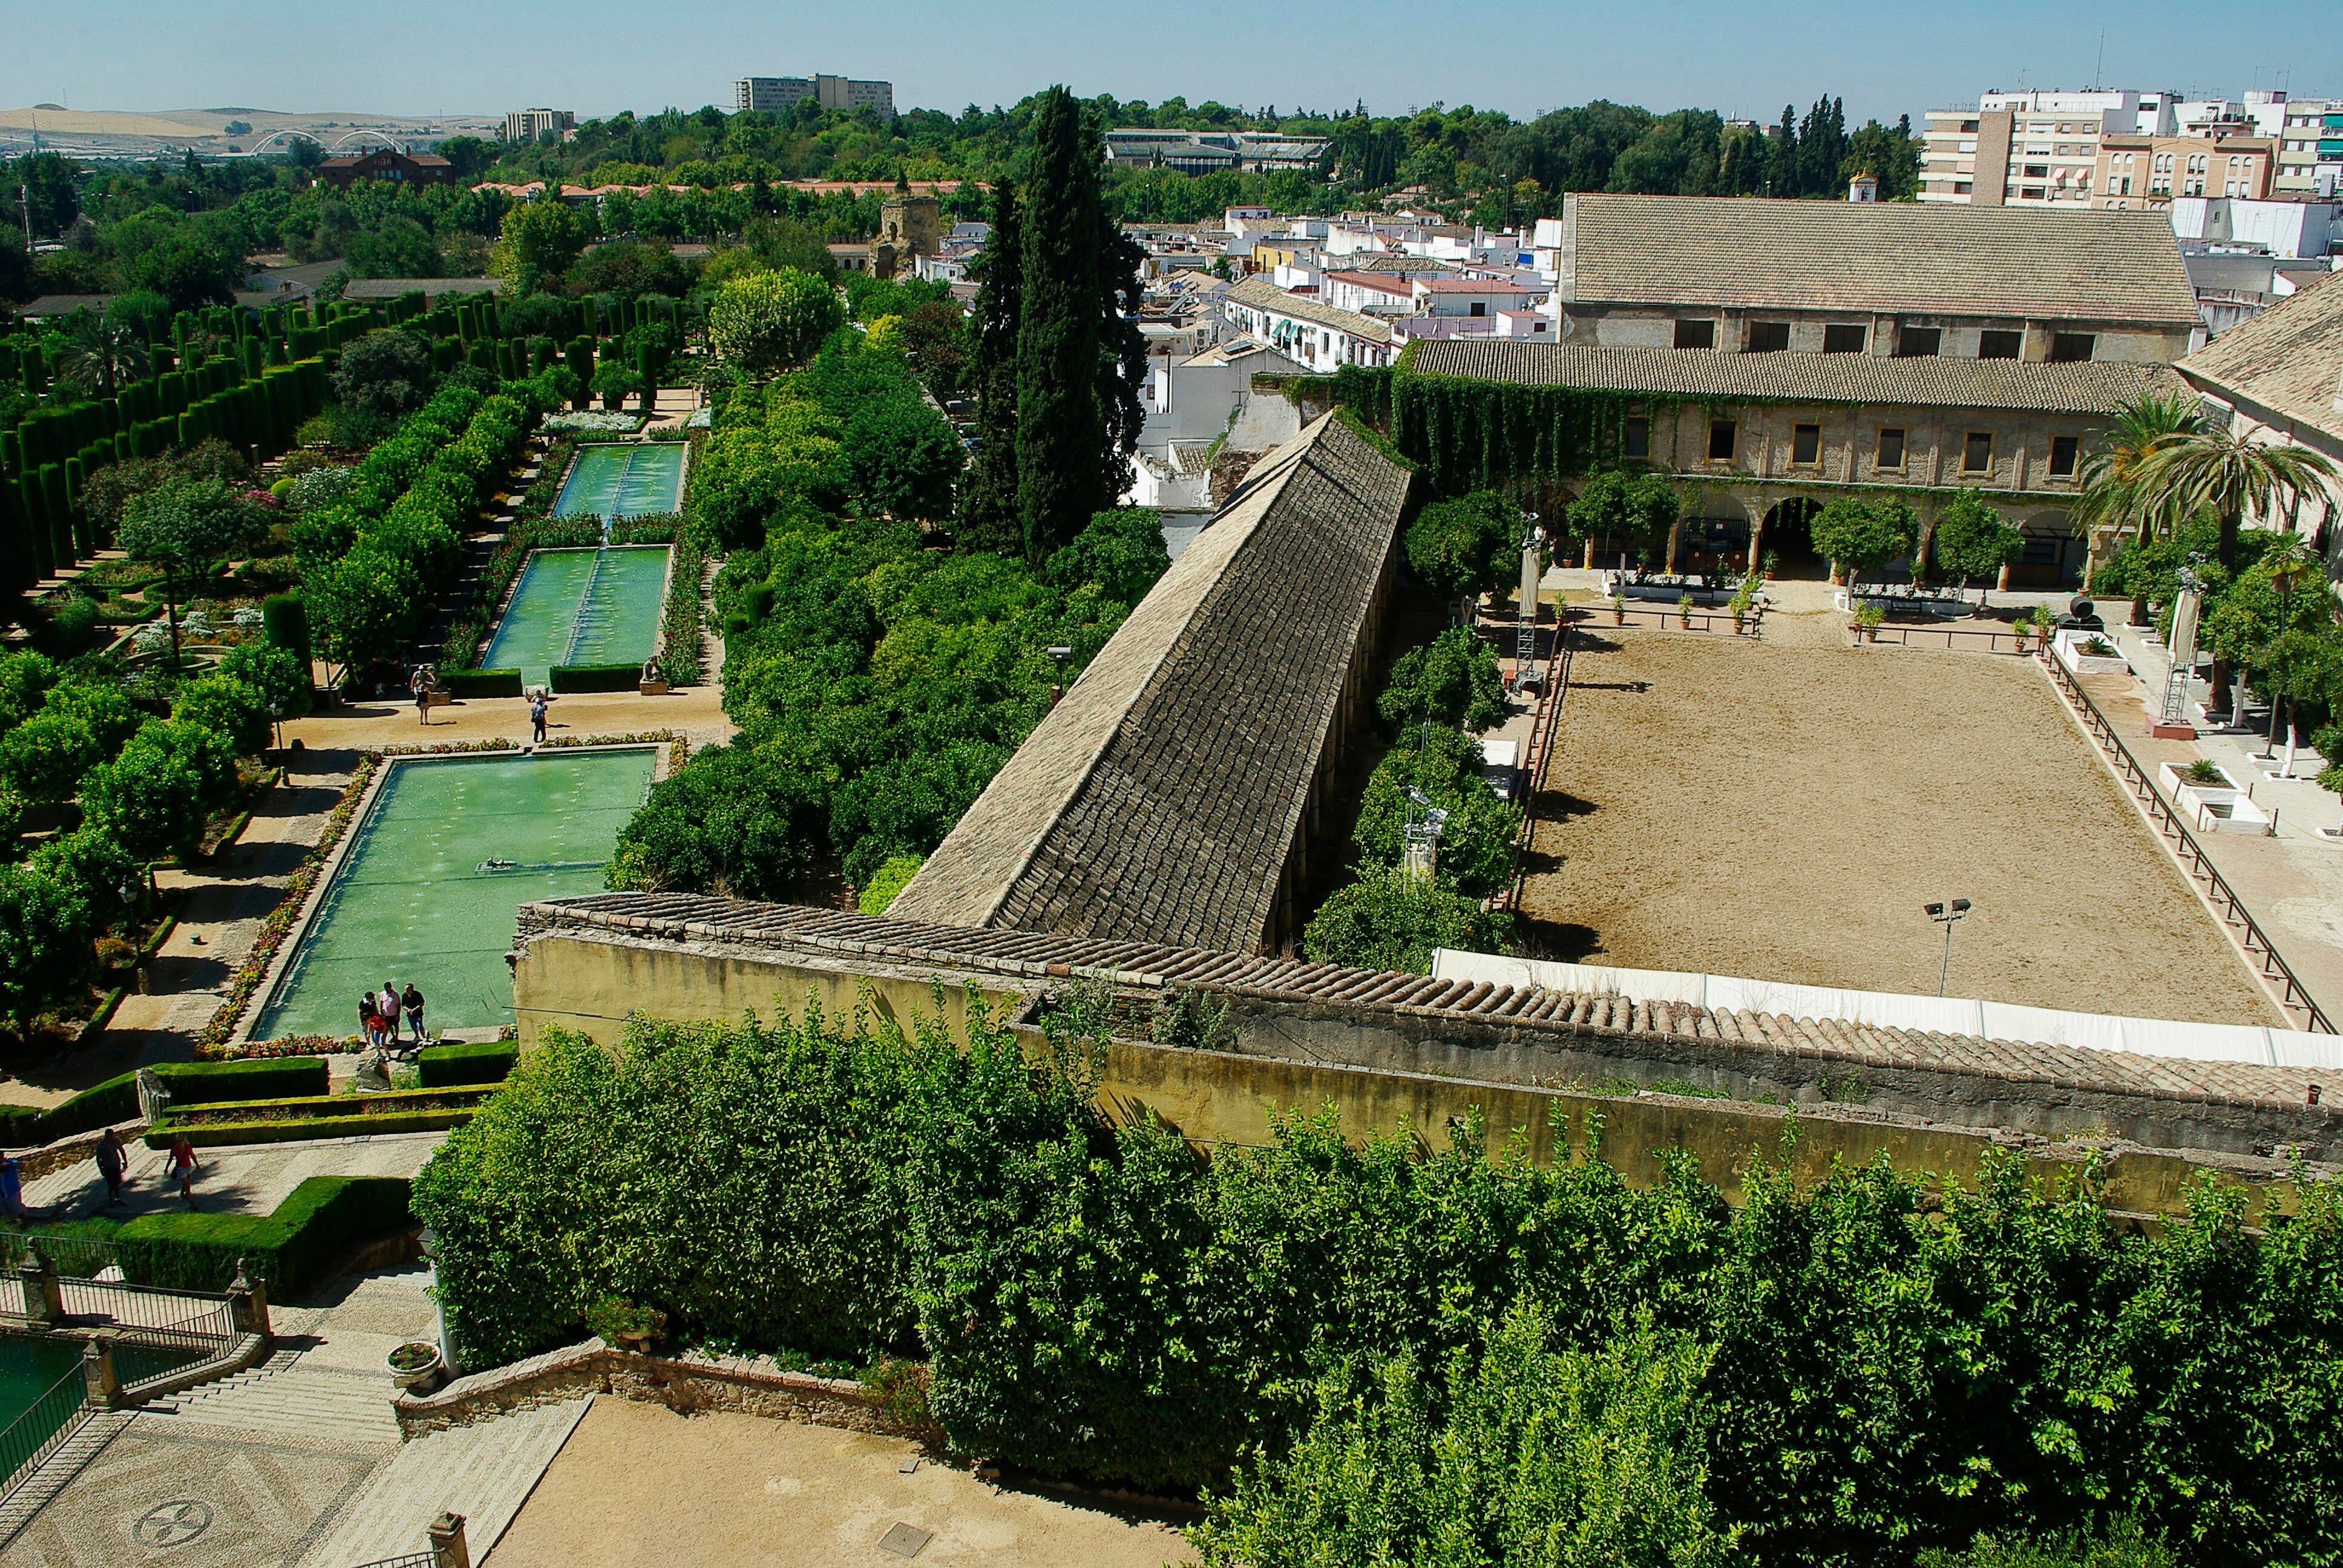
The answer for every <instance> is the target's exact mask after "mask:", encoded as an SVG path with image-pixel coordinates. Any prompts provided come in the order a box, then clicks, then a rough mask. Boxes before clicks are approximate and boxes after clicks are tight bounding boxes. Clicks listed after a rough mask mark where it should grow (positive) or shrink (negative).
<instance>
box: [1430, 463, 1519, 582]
mask: <svg viewBox="0 0 2343 1568" xmlns="http://www.w3.org/2000/svg"><path fill="white" fill-rule="evenodd" d="M1522 528H1523V525H1522V515H1521V512H1520V510H1519V509H1518V508H1515V507H1514V506H1513V503H1512V502H1510V501H1508V500H1506V499H1505V498H1503V496H1500V495H1498V494H1496V493H1495V492H1493V491H1490V490H1482V491H1479V492H1477V493H1475V494H1473V495H1470V496H1466V497H1464V498H1462V499H1461V500H1454V501H1435V502H1433V504H1432V505H1431V506H1428V507H1426V508H1423V511H1421V512H1419V513H1418V514H1417V515H1416V518H1415V521H1413V523H1410V524H1409V525H1408V529H1407V541H1406V543H1407V564H1408V565H1409V566H1410V567H1411V568H1413V569H1414V571H1415V575H1416V576H1417V577H1419V578H1422V579H1423V583H1424V586H1425V587H1427V588H1431V589H1432V590H1433V592H1435V593H1443V594H1448V595H1451V596H1456V595H1467V594H1469V595H1472V596H1474V597H1476V598H1477V597H1478V596H1479V595H1482V594H1484V593H1487V592H1488V591H1490V590H1491V589H1492V588H1502V587H1503V586H1504V585H1505V584H1506V583H1507V582H1510V581H1512V580H1513V579H1514V578H1517V577H1518V576H1519V575H1520V572H1521V559H1522V550H1521V543H1522Z"/></svg>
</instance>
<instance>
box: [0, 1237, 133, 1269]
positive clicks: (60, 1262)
mask: <svg viewBox="0 0 2343 1568" xmlns="http://www.w3.org/2000/svg"><path fill="white" fill-rule="evenodd" d="M27 1252H30V1253H32V1254H33V1255H34V1256H35V1257H37V1258H42V1259H45V1260H46V1261H47V1262H48V1264H49V1266H50V1267H51V1268H53V1269H55V1271H57V1272H58V1273H60V1274H70V1275H72V1276H74V1277H75V1278H76V1279H83V1280H94V1279H96V1277H97V1276H98V1275H100V1274H103V1273H104V1272H106V1270H108V1269H111V1268H116V1267H117V1265H119V1264H120V1262H121V1261H122V1258H121V1254H120V1253H119V1252H117V1251H116V1250H115V1246H114V1243H113V1242H111V1241H96V1240H93V1239H91V1238H89V1237H86V1236H51V1235H45V1234H42V1233H40V1232H37V1231H35V1232H34V1233H31V1234H29V1235H28V1234H26V1233H25V1232H24V1231H0V1268H8V1269H15V1268H16V1267H18V1266H19V1265H20V1264H22V1263H23V1262H24V1261H25V1254H26V1253H27Z"/></svg>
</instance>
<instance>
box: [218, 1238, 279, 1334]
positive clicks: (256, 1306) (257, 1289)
mask: <svg viewBox="0 0 2343 1568" xmlns="http://www.w3.org/2000/svg"><path fill="white" fill-rule="evenodd" d="M227 1300H228V1309H229V1313H230V1317H231V1320H232V1321H233V1322H235V1324H236V1332H238V1333H244V1334H258V1335H259V1336H260V1337H261V1338H262V1339H264V1340H267V1339H273V1338H275V1337H276V1336H275V1335H274V1333H273V1332H271V1331H270V1329H269V1326H268V1282H267V1281H266V1280H263V1279H259V1278H257V1277H256V1276H255V1275H254V1274H253V1272H252V1270H251V1267H250V1265H248V1264H247V1263H246V1261H244V1260H243V1259H242V1258H238V1259H237V1260H236V1278H235V1279H233V1280H231V1281H229V1282H228V1287H227Z"/></svg>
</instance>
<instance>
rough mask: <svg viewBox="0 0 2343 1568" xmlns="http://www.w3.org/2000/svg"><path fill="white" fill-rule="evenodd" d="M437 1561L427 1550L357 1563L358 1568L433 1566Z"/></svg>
mask: <svg viewBox="0 0 2343 1568" xmlns="http://www.w3.org/2000/svg"><path fill="white" fill-rule="evenodd" d="M438 1561H439V1559H438V1558H437V1557H435V1556H433V1555H432V1554H431V1553H428V1552H410V1553H407V1555H406V1556H404V1557H377V1559H375V1560H374V1561H373V1562H371V1563H359V1564H358V1568H435V1565H436V1564H437V1563H438Z"/></svg>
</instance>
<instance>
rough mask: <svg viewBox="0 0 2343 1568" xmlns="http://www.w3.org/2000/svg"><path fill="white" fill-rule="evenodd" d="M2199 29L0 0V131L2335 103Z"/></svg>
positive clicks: (1981, 15) (1826, 3) (1521, 10)
mask: <svg viewBox="0 0 2343 1568" xmlns="http://www.w3.org/2000/svg"><path fill="white" fill-rule="evenodd" d="M2207 15H2208V14H2207V12H2206V11H2205V10H2204V8H2203V7H2202V6H2201V5H2181V4H2177V3H2167V0H2133V3H2130V4H2126V5H2071V4H2068V5H2061V4H2056V3H2053V4H2044V3H2043V0H2031V3H2027V4H2016V3H2008V0H1990V3H1984V0H1970V3H1958V0H1951V3H1943V4H1936V5H1925V6H1924V5H1895V4H1881V3H1880V0H1867V3H1864V4H1853V3H1848V0H1821V3H1818V4H1804V5H1799V4H1792V5H1778V4H1776V5H1765V4H1751V3H1750V0H1645V3H1644V4H1640V5H1585V4H1580V3H1577V0H1563V3H1561V4H1546V5H1519V4H1510V5H1498V4H1494V3H1493V0H1450V3H1446V4H1441V3H1438V0H1409V3H1406V4H1402V3H1400V0H1337V3H1336V4H1332V5H1295V6H1290V7H1289V6H1279V5H1265V4H1260V3H1258V0H1255V3H1251V4H1234V3H1232V0H1171V3H1170V4H1166V5H1131V4H1121V3H1114V4H1103V3H1102V4H1094V5H1082V4H1075V3H1071V0H977V3H970V0H958V3H955V4H950V5H945V4H940V3H938V0H889V3H886V4H867V3H866V4H860V5H841V4H835V3H833V4H825V5H805V4H803V3H801V0H799V3H795V4H781V5H773V4H766V5H757V4H747V3H741V0H682V3H670V4H659V3H657V0H654V3H651V4H644V3H643V0H632V3H629V4H618V3H616V0H570V3H568V4H565V5H558V6H550V5H504V4H498V3H496V0H468V3H465V4H453V3H449V0H398V3H396V4H392V5H355V6H348V7H339V8H337V7H332V6H317V5H294V6H290V7H284V6H267V5H249V4H236V5H229V4H222V3H219V0H176V3H166V0H0V106H11V107H13V106H21V105H25V104H29V103H38V102H55V103H63V104H66V105H68V106H72V107H74V108H91V109H149V110H154V109H181V108H209V107H215V106H252V107H260V108H271V109H287V110H302V111H310V110H328V109H341V110H352V111H363V112H370V113H377V114H401V115H422V114H444V113H452V112H458V111H465V112H478V111H486V110H498V111H501V110H503V109H506V108H517V107H520V106H524V105H529V104H551V105H555V106H564V107H573V108H575V109H576V110H577V111H578V113H579V114H580V115H581V116H586V115H608V114H610V113H614V112H616V111H617V110H618V109H621V108H629V107H631V108H638V109H655V108H659V107H661V106H666V105H670V104H672V105H679V106H683V107H687V108H689V107H696V106H699V105H700V104H704V103H709V102H715V103H719V104H727V105H729V93H730V83H731V81H732V79H733V78H734V77H735V76H739V75H806V74H809V73H810V72H814V71H829V72H833V73H843V74H845V75H854V76H880V77H885V78H888V79H890V80H891V81H893V82H894V84H895V92H896V101H897V103H898V104H899V105H901V106H910V105H919V106H926V107H940V108H948V109H958V108H959V107H960V106H962V105H965V104H968V103H970V102H975V103H980V104H984V105H987V106H990V105H991V104H994V103H1003V104H1006V103H1012V102H1014V101H1015V100H1016V99H1017V98H1019V97H1021V96H1022V95H1024V94H1026V93H1028V92H1030V91H1031V90H1033V89H1034V88H1036V87H1040V86H1045V85H1048V84H1050V83H1051V82H1053V81H1064V82H1066V83H1067V84H1068V85H1071V86H1073V87H1074V88H1075V89H1076V90H1077V91H1079V92H1081V93H1084V94H1094V93H1100V92H1112V93H1114V94H1116V95H1119V96H1121V97H1126V98H1131V97H1143V98H1147V99H1150V100H1158V99H1161V98H1164V97H1168V96H1171V95H1173V94H1183V95H1186V96H1187V97H1188V98H1189V99H1190V100H1191V101H1192V102H1195V101H1201V100H1202V99H1204V98H1208V97H1216V98H1219V99H1220V100H1221V101H1222V102H1223V103H1235V104H1242V105H1245V106H1252V107H1257V106H1262V105H1264V104H1275V105H1277V106H1280V107H1282V108H1292V107H1294V106H1305V107H1311V108H1321V107H1334V106H1349V105H1350V104H1351V103H1353V101H1354V100H1357V99H1359V98H1364V99H1365V100H1366V102H1367V105H1368V106H1369V107H1370V108H1372V109H1373V110H1375V111H1377V112H1378V113H1397V112H1400V111H1403V110H1405V109H1409V108H1412V107H1415V106H1420V105H1424V104H1430V103H1433V102H1435V101H1438V102H1444V103H1447V104H1449V105H1451V106H1455V105H1459V104H1466V103H1470V104H1474V105H1478V106H1483V107H1491V108H1500V109H1503V110H1506V111H1508V112H1510V113H1513V114H1515V115H1524V116H1526V115H1530V114H1534V113H1536V112H1537V111H1539V110H1541V109H1544V108H1550V107H1554V106H1560V105H1564V104H1575V103H1580V102H1584V100H1586V99H1588V98H1591V97H1608V98H1612V99H1614V100H1618V101H1622V102H1628V103H1640V104H1643V105H1644V106H1648V107H1651V108H1654V109H1667V108H1675V107H1680V106H1685V105H1697V106H1703V107H1707V108H1715V109H1720V110H1723V111H1725V113H1727V114H1738V115H1745V116H1750V117H1752V118H1757V119H1772V118H1774V117H1775V116H1778V115H1779V114H1780V113H1781V107H1782V106H1783V104H1785V103H1791V102H1795V103H1796V104H1797V105H1798V106H1800V107H1801V109H1803V108H1804V106H1805V105H1806V104H1807V103H1809V102H1811V101H1812V100H1813V98H1814V97H1815V95H1817V94H1819V93H1823V92H1831V93H1835V94H1836V95H1840V96H1842V97H1844V98H1845V100H1846V106H1847V113H1848V115H1849V116H1850V117H1851V118H1853V119H1855V120H1858V121H1859V120H1861V119H1863V118H1865V117H1866V116H1872V115H1877V116H1881V117H1883V118H1890V119H1892V118H1893V117H1894V116H1895V115H1896V114H1897V113H1899V112H1905V111H1909V112H1910V113H1912V114H1913V116H1914V117H1915V119H1917V117H1918V116H1919V114H1920V112H1921V111H1922V110H1925V109H1926V108H1929V107H1933V106H1946V105H1949V104H1953V103H1956V102H1959V101H1962V100H1969V101H1974V99H1975V97H1976V94H1977V93H1978V92H1979V91H1981V90H1983V89H1985V88H1987V87H2016V86H2019V85H2026V86H2077V85H2088V79H2089V78H2090V77H2091V75H2093V73H2094V71H2095V69H2097V59H2098V55H2099V50H2100V37H2101V32H2102V29H2104V30H2105V34H2106V40H2107V41H2106V65H2105V67H2104V72H2103V73H2102V75H2103V79H2104V80H2105V81H2106V82H2107V84H2108V85H2127V86H2139V87H2162V86H2171V87H2177V88H2179V89H2181V90H2183V91H2187V90H2189V89H2191V88H2196V89H2201V90H2202V92H2203V93H2204V94H2206V95H2212V94H2215V93H2220V94H2225V95H2229V96H2236V95H2239V94H2241V93H2242V92H2243V91H2244V90H2245V89H2246V88H2247V87H2251V86H2255V85H2265V86H2267V85H2274V84H2276V83H2277V82H2278V76H2277V73H2278V72H2279V71H2281V70H2290V71H2291V74H2292V80H2291V84H2290V85H2291V86H2292V89H2293V91H2294V93H2295V94H2296V95H2298V96H2314V95H2336V96H2343V28H2338V27H2337V26H2336V25H2335V18H2336V10H2335V3H2334V0H2324V3H2322V4H2312V3H2303V0H2263V3H2261V4H2258V5H2251V6H2247V7H2245V8H2243V9H2228V10H2224V11H2222V12H2221V13H2220V14H2219V19H2218V21H2217V23H2208V21H2207ZM2257 71H2258V75H2257ZM2021 78H2022V79H2021Z"/></svg>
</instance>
